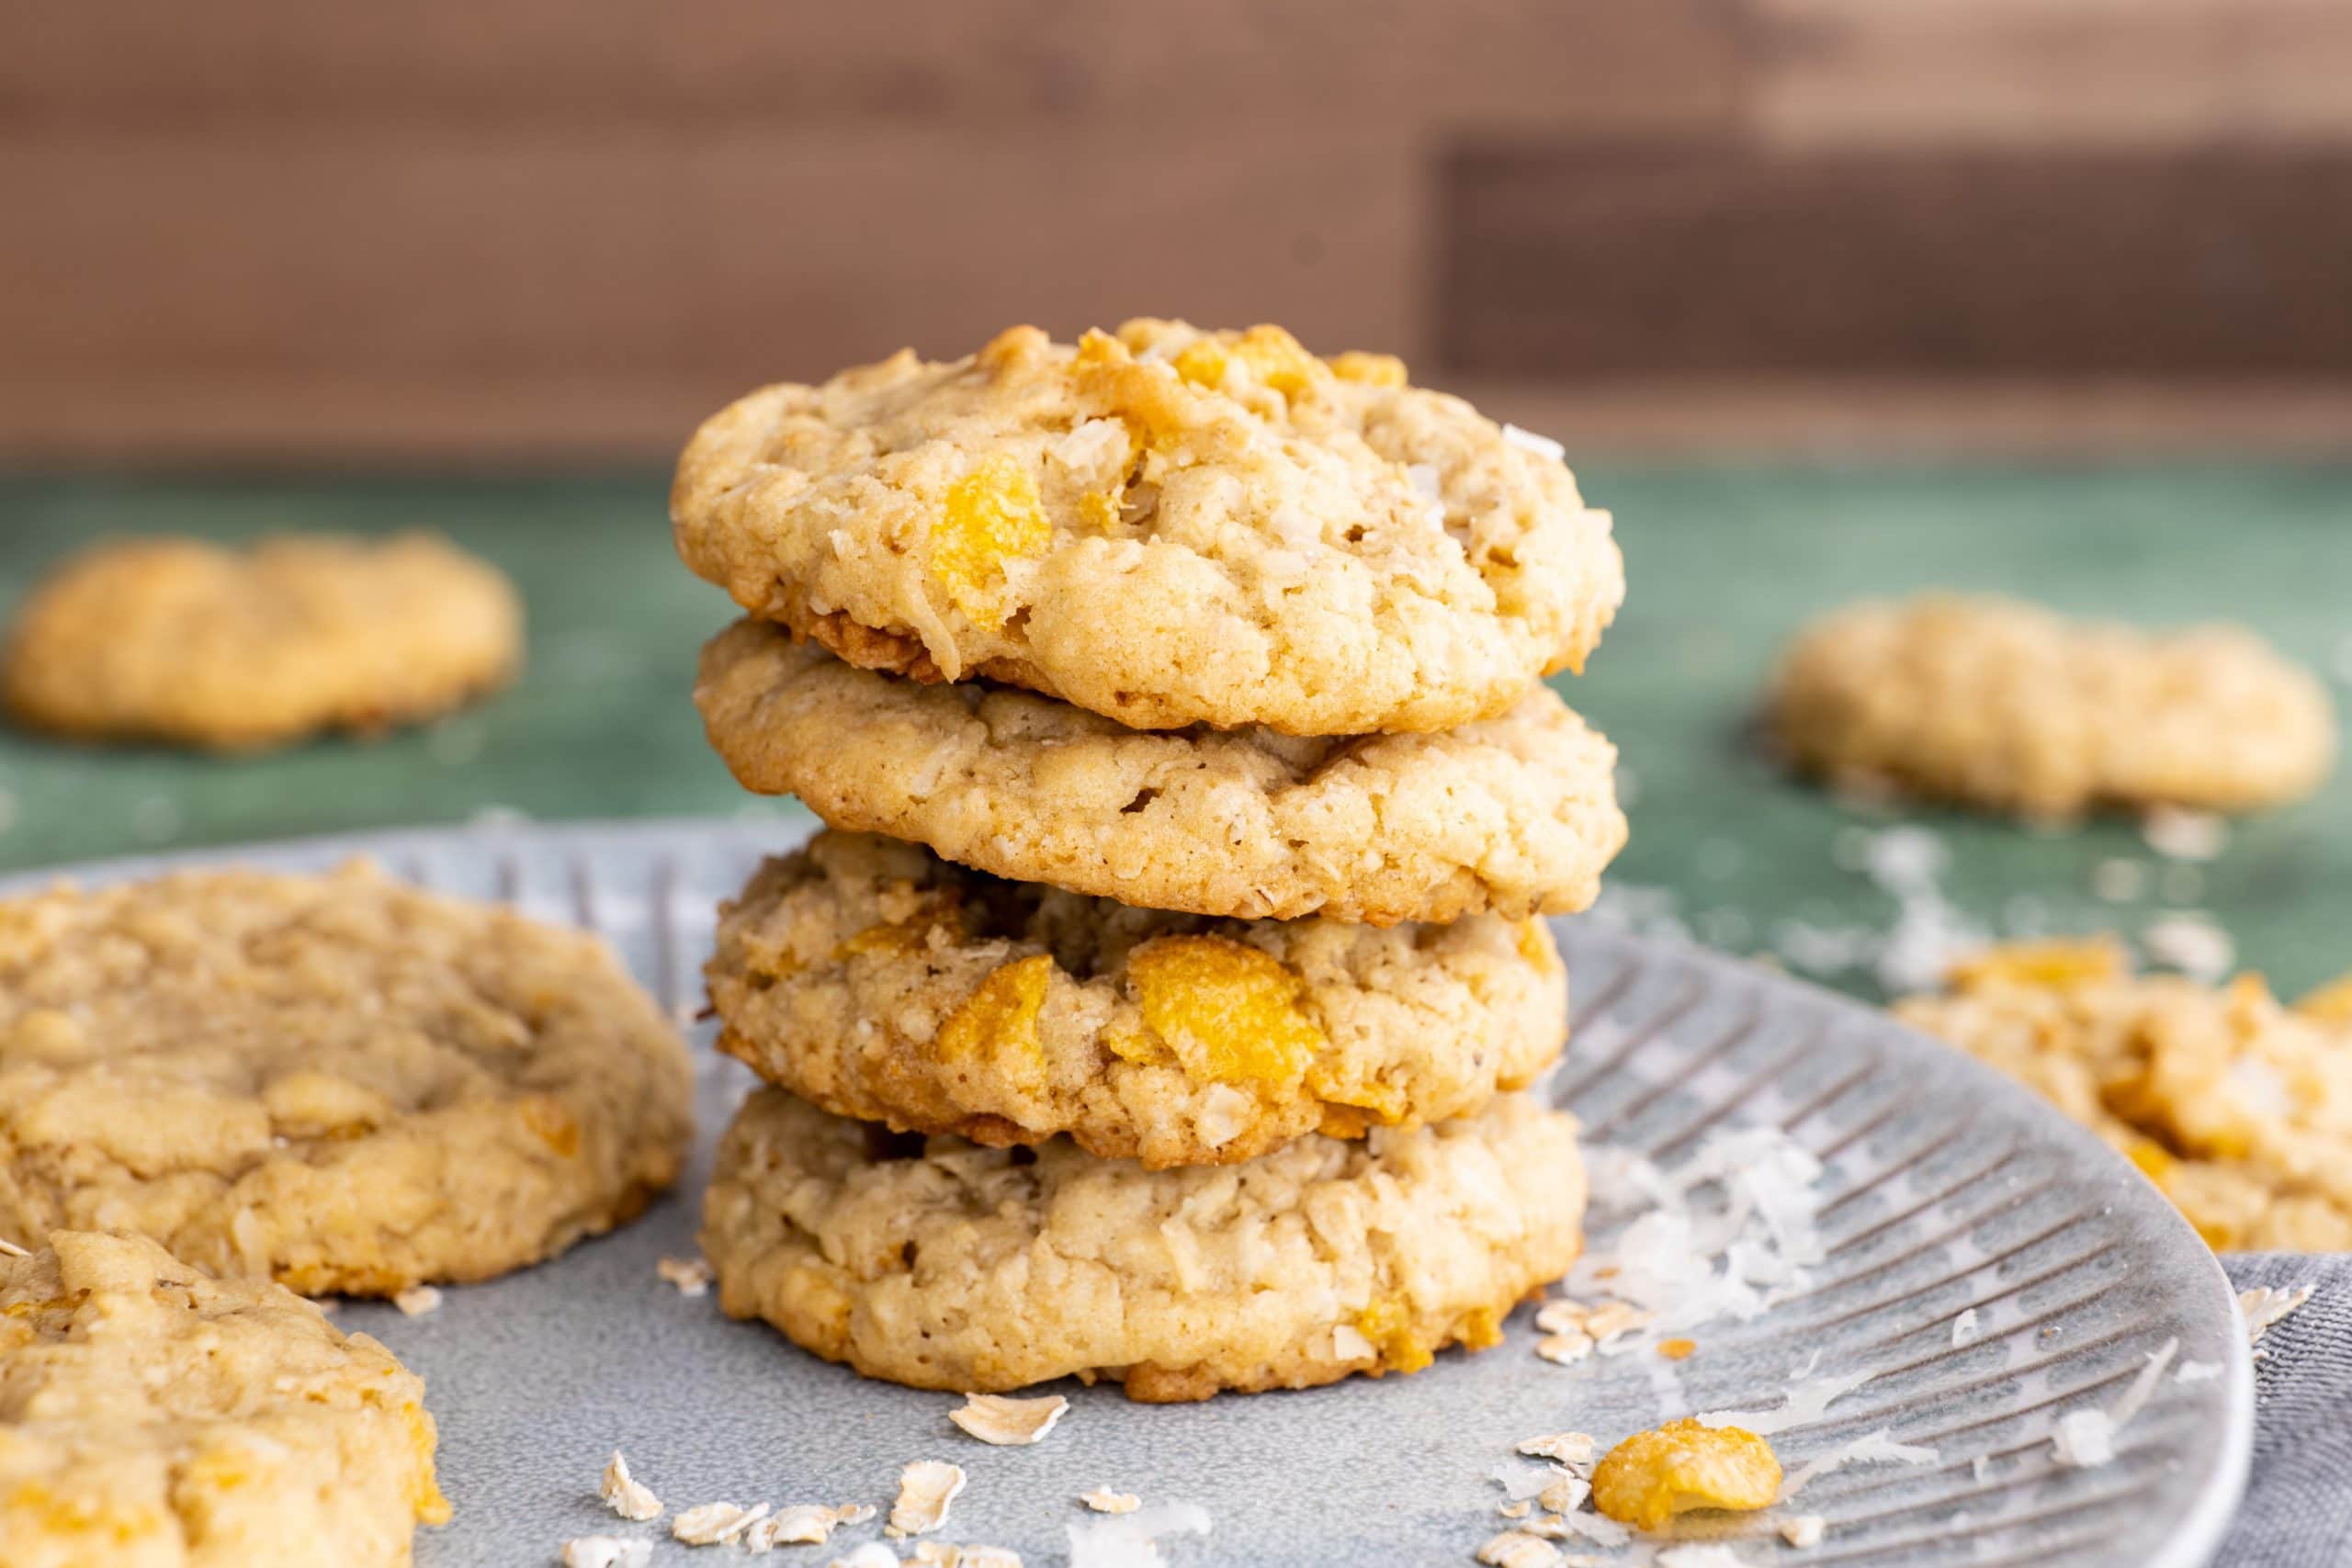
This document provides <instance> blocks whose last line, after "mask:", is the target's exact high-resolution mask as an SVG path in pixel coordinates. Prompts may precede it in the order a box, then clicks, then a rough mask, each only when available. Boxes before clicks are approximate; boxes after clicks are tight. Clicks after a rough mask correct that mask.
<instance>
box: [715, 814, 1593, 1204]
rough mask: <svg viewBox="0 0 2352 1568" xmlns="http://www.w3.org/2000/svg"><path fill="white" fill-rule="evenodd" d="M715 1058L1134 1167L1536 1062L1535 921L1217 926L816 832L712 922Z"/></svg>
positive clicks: (840, 1107) (1282, 1132)
mask: <svg viewBox="0 0 2352 1568" xmlns="http://www.w3.org/2000/svg"><path fill="white" fill-rule="evenodd" d="M706 973H707V976H708V978H709V981H710V998H711V1002H712V1005H713V1006H714V1007H715V1008H716V1009H717V1010H718V1017H719V1020H720V1021H721V1023H722V1024H723V1025H724V1030H723V1032H721V1034H720V1036H719V1048H720V1049H721V1050H724V1051H727V1052H729V1053H730V1054H731V1055H735V1056H738V1057H741V1059H742V1060H743V1061H744V1062H746V1063H748V1064H749V1065H750V1066H752V1069H753V1070H754V1071H756V1072H757V1073H759V1075H760V1076H761V1077H764V1078H766V1079H767V1080H768V1081H769V1082H771V1083H775V1084H778V1085H781V1086H782V1087H784V1088H786V1089H790V1090H792V1091H793V1092H794V1093H795V1094H797V1095H799V1096H801V1097H802V1098H804V1099H807V1100H814V1101H816V1102H817V1103H818V1104H820V1105H821V1106H823V1107H824V1108H825V1109H826V1110H828V1111H833V1112H835V1113H837V1114H839V1115H843V1116H854V1117H857V1118H859V1119H861V1120H865V1121H869V1122H888V1123H889V1124H890V1125H891V1126H892V1127H893V1128H896V1129H898V1130H899V1131H901V1132H908V1131H913V1132H922V1133H956V1134H962V1135H963V1136H965V1137H967V1138H970V1139H973V1140H974V1141H976V1142H978V1143H983V1144H994V1145H1005V1144H1016V1143H1019V1144H1034V1143H1041V1142H1043V1141H1045V1140H1046V1139H1048V1138H1050V1137H1052V1136H1053V1135H1054V1134H1057V1133H1067V1134H1069V1135H1070V1137H1071V1138H1072V1139H1073V1140H1074V1141H1075V1142H1076V1143H1077V1144H1078V1145H1079V1146H1080V1147H1081V1148H1083V1149H1085V1150H1086V1151H1087V1152H1088V1153H1089V1154H1093V1155H1098V1156H1103V1157H1104V1158H1110V1159H1118V1158H1140V1160H1141V1161H1142V1163H1143V1165H1144V1168H1146V1169H1159V1168H1163V1167H1166V1166H1171V1165H1202V1164H1211V1163H1229V1162H1232V1161H1236V1160H1246V1159H1250V1158H1254V1157H1255V1156H1259V1155H1261V1154H1264V1153H1265V1152H1266V1151H1267V1150H1269V1149H1272V1148H1275V1147H1277V1146H1279V1145H1283V1144H1285V1143H1288V1142H1289V1141H1290V1140H1291V1139H1293V1138H1295V1137H1298V1136H1299V1135H1300V1134H1305V1133H1310V1132H1321V1133H1323V1134H1327V1135H1329V1136H1332V1137H1342V1138H1357V1137H1362V1136H1363V1134H1364V1133H1365V1132H1366V1131H1367V1130H1368V1129H1370V1128H1372V1127H1374V1126H1414V1125H1418V1124H1419V1123H1421V1122H1434V1121H1441V1120H1443V1119H1444V1118H1446V1117H1450V1116H1458V1115H1462V1114H1464V1113H1465V1112H1468V1111H1476V1110H1477V1109H1478V1108H1479V1107H1480V1106H1482V1105H1484V1104H1485V1103H1486V1102H1487V1100H1490V1099H1492V1098H1493V1097H1494V1095H1495V1093H1496V1091H1497V1090H1498V1089H1519V1088H1521V1087H1523V1086H1525V1085H1526V1084H1527V1083H1528V1082H1529V1081H1530V1080H1531V1079H1532V1078H1533V1077H1535V1075H1536V1074H1538V1073H1540V1072H1542V1071H1543V1070H1544V1068H1545V1067H1547V1066H1550V1065H1551V1064H1552V1062H1553V1060H1554V1059H1555V1057H1557V1056H1558V1055H1559V1052H1560V1046H1561V1044H1562V1043H1564V1042H1565V1040H1566V1037H1567V972H1566V969H1565V968H1564V967H1563V965H1562V964H1561V963H1560V958H1559V953H1558V950H1557V949H1556V948H1555V947H1554V946H1553V942H1552V936H1551V932H1550V931H1548V930H1546V929H1545V927H1544V924H1543V922H1541V921H1540V920H1519V921H1512V920H1505V919H1501V918H1500V917H1498V916H1494V915H1473V916H1470V917H1469V918H1467V919H1463V920H1459V921H1457V922H1455V923H1453V924H1452V925H1447V926H1412V925H1402V926H1391V927H1389V928H1387V929H1386V930H1380V929H1376V928H1374V927H1371V926H1362V925H1344V924H1341V923H1340V922H1337V921H1333V920H1324V919H1313V918H1309V919H1304V920H1209V919H1204V918H1202V917H1200V916H1197V915H1176V914H1169V913H1166V912H1164V911H1161V910H1156V909H1136V908H1128V907H1126V906H1125V905H1121V904H1114V903H1113V902H1111V901H1110V900H1109V899H1105V898H1085V897H1079V896H1078V895H1076V894H1072V893H1063V892H1060V891H1057V890H1055V889H1051V888H1046V887H1041V886H1036V885H1035V884H1033V883H1020V882H1004V881H1000V880H998V879H997V878H995V877H992V876H989V875H986V874H981V873H978V872H972V871H967V870H965V869H963V868H962V867H960V866H956V865H952V864H950V863H947V862H945V861H943V860H941V859H939V858H938V857H937V856H935V855H933V854H932V853H930V852H928V851H925V850H922V849H920V848H918V847H916V846H915V845H912V844H902V843H899V842H896V841H894V840H888V839H879V838H872V837H868V836H866V835H863V834H844V833H820V834H819V835H818V836H817V837H816V838H815V839H814V840H811V841H810V843H809V846H808V848H807V849H806V850H804V851H802V852H799V853H797V854H795V855H791V856H789V857H787V858H786V859H783V860H774V861H770V862H768V863H767V864H766V865H764V866H763V867H762V868H761V869H760V871H759V873H758V874H756V875H754V876H753V877H752V881H751V885H750V886H748V887H746V888H745V889H744V890H743V895H742V897H741V898H739V899H737V900H736V901H735V902H733V903H732V904H729V905H728V906H727V907H726V908H723V909H722V910H721V911H720V917H719V922H718V952H717V953H716V955H715V956H714V957H713V958H712V959H711V962H710V964H709V967H708V969H707V971H706Z"/></svg>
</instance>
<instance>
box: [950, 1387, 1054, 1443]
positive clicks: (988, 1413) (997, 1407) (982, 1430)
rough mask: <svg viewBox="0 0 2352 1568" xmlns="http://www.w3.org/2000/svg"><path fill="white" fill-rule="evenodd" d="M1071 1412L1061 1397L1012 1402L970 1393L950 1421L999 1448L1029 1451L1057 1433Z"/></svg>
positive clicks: (995, 1396) (998, 1394)
mask: <svg viewBox="0 0 2352 1568" xmlns="http://www.w3.org/2000/svg"><path fill="white" fill-rule="evenodd" d="M1068 1409H1069V1400H1067V1399H1064V1398H1063V1397H1062V1396H1061V1395H1060V1394H1058V1393H1057V1394H1052V1395H1049V1396H1048V1397H1046V1398H1044V1399H1010V1398H1007V1397H1006V1396H1005V1395H1003V1394H1001V1393H967V1394H966V1395H965V1396H964V1404H963V1405H962V1407H961V1408H959V1409H956V1410H951V1411H949V1412H948V1413H947V1418H948V1419H949V1420H950V1421H953V1422H955V1423H956V1425H957V1426H958V1427H962V1428H964V1430H965V1431H967V1432H968V1433H970V1434H971V1435H972V1436H973V1437H975V1438H979V1440H980V1441H982V1442H984V1443H993V1444H995V1445H996V1446H998V1447H999V1448H1026V1447H1027V1446H1028V1445H1029V1444H1031V1443H1034V1442H1036V1441H1038V1440H1039V1439H1040V1438H1044V1437H1045V1435H1046V1433H1048V1432H1050V1431H1052V1430H1053V1429H1054V1424H1055V1423H1056V1422H1057V1421H1059V1420H1060V1419H1061V1418H1062V1413H1063V1412H1064V1411H1066V1410H1068Z"/></svg>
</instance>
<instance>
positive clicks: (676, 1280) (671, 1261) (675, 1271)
mask: <svg viewBox="0 0 2352 1568" xmlns="http://www.w3.org/2000/svg"><path fill="white" fill-rule="evenodd" d="M653 1271H654V1272H655V1273H656V1274H659V1275H661V1276H662V1278H663V1279H664V1280H668V1281H669V1282H670V1283H671V1284H673V1285H675V1286H676V1287H677V1288H678V1294H680V1295H682V1296H704V1295H708V1294H709V1293H710V1265H709V1264H707V1263H706V1262H704V1261H703V1260H702V1259H701V1258H663V1259H662V1260H661V1261H660V1262H659V1263H656V1264H655V1265H654V1266H653Z"/></svg>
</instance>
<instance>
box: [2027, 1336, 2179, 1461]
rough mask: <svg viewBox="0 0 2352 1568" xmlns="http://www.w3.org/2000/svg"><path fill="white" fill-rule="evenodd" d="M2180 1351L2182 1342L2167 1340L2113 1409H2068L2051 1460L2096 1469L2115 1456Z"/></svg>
mask: <svg viewBox="0 0 2352 1568" xmlns="http://www.w3.org/2000/svg"><path fill="white" fill-rule="evenodd" d="M2179 1350H2180V1341H2179V1340H2177V1339H2167V1340H2165V1342H2164V1345H2163V1347H2162V1348H2160V1349H2157V1350H2156V1351H2154V1353H2152V1354H2151V1355H2150V1356H2149V1357H2148V1364H2147V1365H2146V1366H2144V1367H2143V1368H2141V1369H2140V1375H2139V1376H2137V1377H2135V1378H2133V1379H2132V1380H2131V1387H2129V1388H2127V1389H2125V1390H2124V1391H2123V1396H2122V1397H2121V1398H2120V1399H2118V1400H2117V1401H2116V1402H2115V1404H2114V1406H2113V1407H2112V1408H2111V1409H2107V1410H2101V1409H2099V1408H2098V1407H2097V1406H2096V1405H2094V1406H2092V1407H2091V1408H2089V1409H2086V1410H2069V1411H2068V1412H2066V1414H2065V1415H2064V1416H2060V1417H2058V1429H2057V1431H2056V1432H2054V1433H2053V1434H2052V1436H2051V1439H2050V1452H2051V1457H2052V1459H2054V1460H2056V1461H2058V1462H2059V1463H2060V1464H2062V1465H2066V1466H2068V1467H2070V1468H2073V1469H2076V1470H2094V1469H2097V1468H2098V1466H2100V1465H2102V1464H2105V1463H2107V1462H2108V1461H2110V1460H2112V1459H2113V1458H2114V1457H2115V1439H2116V1437H2117V1436H2118V1435H2119V1434H2120V1433H2121V1432H2122V1430H2123V1427H2124V1424H2125V1423H2126V1422H2128V1421H2130V1420H2131V1417H2133V1416H2137V1415H2138V1414H2140V1409H2141V1407H2142V1406H2143V1405H2144V1404H2147V1403H2148V1398H2149V1396H2150V1395H2151V1394H2153V1393H2155V1391H2156V1382H2157V1380H2158V1379H2160V1378H2162V1377H2163V1376H2164V1375H2165V1368H2167V1367H2169V1366H2171V1365H2172V1359H2173V1357H2174V1356H2175V1355H2177V1354H2178V1353H2179Z"/></svg>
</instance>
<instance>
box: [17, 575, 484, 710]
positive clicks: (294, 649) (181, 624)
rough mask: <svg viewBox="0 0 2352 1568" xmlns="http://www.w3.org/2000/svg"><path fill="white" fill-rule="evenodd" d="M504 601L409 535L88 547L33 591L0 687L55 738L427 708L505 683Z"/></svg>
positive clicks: (448, 704)
mask: <svg viewBox="0 0 2352 1568" xmlns="http://www.w3.org/2000/svg"><path fill="white" fill-rule="evenodd" d="M521 654H522V610H521V606H520V604H519V603H518V602H517V600H516V599H515V591H514V589H513V587H512V586H511V585H510V584H509V583H508V582H507V581H506V579H505V578H504V577H503V576H502V575H500V573H499V572H498V571H497V570H496V569H494V568H492V567H491V566H489V565H487V564H485V563H483V562H481V561H479V560H477V559H475V558H472V557H471V556H469V555H466V554H464V553H462V552H461V551H459V550H458V549H456V548H454V547H451V546H449V545H448V544H447V543H445V542H443V541H441V540H439V539H435V538H433V537H430V536H424V535H407V536H400V537H396V538H390V539H356V538H343V537H337V536H323V535H322V536H285V537H281V538H275V539H266V540H263V541H262V542H261V543H259V544H256V545H254V546H253V547H251V548H249V549H242V550H238V549H229V548H224V547H220V546H218V545H210V544H206V543H203V542H201V541H199V540H195V539H146V540H139V541H134V542H129V543H122V544H113V545H101V546H99V547H96V548H95V549H92V550H89V551H87V552H85V553H84V554H83V555H81V556H78V557H76V558H74V559H72V560H70V561H68V562H66V563H65V565H64V566H63V567H62V568H61V569H60V570H58V571H57V572H56V573H54V574H53V575H52V576H51V577H50V578H49V580H48V581H45V582H43V583H42V584H40V586H39V587H38V588H36V589H35V590H34V591H33V593H32V596H31V597H30V598H29V599H28V601H27V602H26V604H25V605H24V607H23V608H22V609H21V610H20V611H19V612H18V613H17V621H16V625H15V626H14V627H13V628H12V629H11V631H10V633H9V637H8V642H7V648H6V655H5V670H0V692H5V695H6V703H7V706H8V710H9V711H10V712H11V713H12V714H14V715H15V716H17V719H18V720H20V721H21V722H23V723H25V724H28V725H30V726H33V727H35V728H40V729H47V730H53V731H55V732H57V733H59V734H61V735H71V736H81V737H88V738H93V739H151V740H165V741H176V742H181V743H184V744H187V745H193V746H207V747H215V748H219V749H222V750H238V749H246V748H253V747H260V746H271V745H277V744H279V743H282V742H285V741H289V740H294V739H299V738H300V737H302V736H305V735H310V734H312V733H314V732H317V731H320V730H325V729H352V730H376V729H382V728H386V727H388V726H390V725H396V724H401V723H406V722H408V721H411V720H414V719H421V718H427V717H430V716H433V715H435V714H438V713H442V712H444V711H446V710H447V709H450V708H453V707H456V706H458V705H459V704H461V703H463V702H464V701H465V700H466V699H467V698H469V697H470V696H473V695H475V694H478V693H481V692H484V691H487V690H489V689H491V688H492V687H494V686H498V685H500V684H502V683H503V682H505V680H506V679H507V678H508V676H510V675H511V674H512V673H513V672H514V670H515V665H516V663H517V661H518V660H520V658H521Z"/></svg>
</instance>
